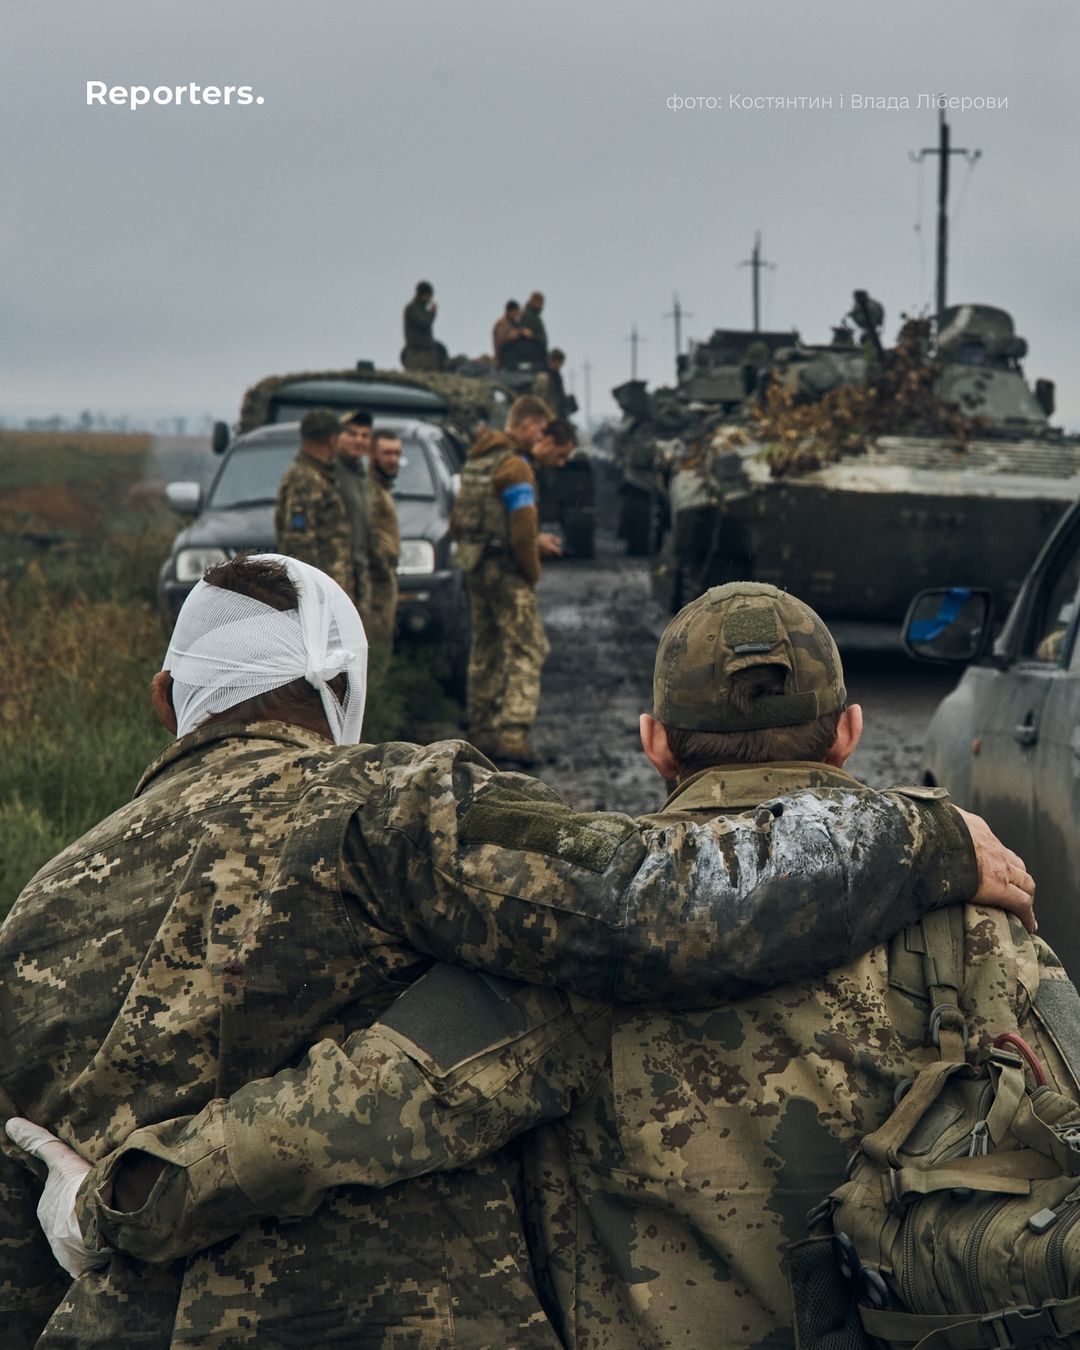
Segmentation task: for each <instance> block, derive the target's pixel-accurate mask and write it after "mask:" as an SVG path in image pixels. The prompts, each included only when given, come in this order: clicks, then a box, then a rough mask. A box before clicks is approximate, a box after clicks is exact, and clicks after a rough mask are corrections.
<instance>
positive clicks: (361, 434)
mask: <svg viewBox="0 0 1080 1350" xmlns="http://www.w3.org/2000/svg"><path fill="white" fill-rule="evenodd" d="M340 424H341V430H340V431H339V432H338V438H337V477H338V487H339V488H340V489H341V496H342V498H343V500H344V502H345V510H346V512H347V513H348V517H349V530H350V533H351V535H352V562H353V577H354V583H353V594H354V595H355V597H356V603H357V606H358V608H359V610H360V613H361V614H363V613H364V607H365V605H366V604H367V602H368V596H369V594H370V589H371V575H370V553H371V547H372V526H371V483H370V465H369V458H370V455H371V441H372V438H371V414H370V413H369V412H368V411H367V410H366V409H365V408H360V409H358V410H357V411H356V412H348V413H343V414H342V416H341V423H340ZM369 641H370V637H369Z"/></svg>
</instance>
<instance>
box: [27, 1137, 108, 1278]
mask: <svg viewBox="0 0 1080 1350" xmlns="http://www.w3.org/2000/svg"><path fill="white" fill-rule="evenodd" d="M4 1128H5V1129H6V1130H7V1133H8V1137H9V1138H10V1139H11V1141H12V1143H15V1144H18V1146H19V1147H20V1148H21V1149H23V1150H24V1152H26V1153H30V1154H33V1155H34V1156H35V1157H38V1158H40V1159H41V1161H42V1162H43V1163H44V1164H45V1166H46V1167H47V1168H48V1169H49V1177H48V1180H47V1181H46V1182H45V1189H44V1190H43V1191H42V1193H41V1199H40V1200H39V1201H38V1207H37V1216H38V1222H39V1223H40V1224H41V1227H42V1228H43V1229H44V1231H45V1236H46V1237H47V1238H48V1240H49V1246H50V1247H51V1248H52V1253H53V1256H55V1257H56V1259H57V1261H59V1263H60V1264H61V1265H62V1266H63V1268H64V1269H65V1270H66V1271H67V1273H68V1274H69V1275H71V1276H73V1277H75V1278H76V1279H77V1278H78V1277H79V1276H80V1275H83V1274H85V1273H86V1271H88V1270H94V1269H95V1268H96V1267H97V1266H103V1265H106V1264H107V1263H108V1260H109V1257H110V1256H111V1255H112V1253H111V1252H110V1251H107V1250H101V1251H99V1250H97V1249H95V1248H92V1247H88V1246H87V1245H86V1241H85V1239H84V1238H83V1235H82V1229H81V1228H80V1227H79V1221H78V1220H77V1219H76V1217H75V1197H76V1195H78V1192H79V1187H80V1186H81V1185H82V1183H83V1179H84V1177H85V1176H86V1174H87V1172H89V1171H90V1164H89V1163H88V1162H87V1161H86V1159H85V1158H84V1157H82V1155H81V1154H79V1153H76V1152H75V1150H74V1149H73V1148H69V1147H68V1146H67V1144H65V1143H64V1142H63V1140H61V1139H57V1137H56V1135H55V1134H50V1133H49V1131H48V1130H46V1129H45V1128H44V1126H42V1125H35V1124H34V1123H33V1122H32V1121H29V1120H24V1119H23V1118H22V1117H21V1116H13V1117H12V1118H11V1119H10V1120H9V1121H8V1122H7V1123H6V1125H5V1126H4Z"/></svg>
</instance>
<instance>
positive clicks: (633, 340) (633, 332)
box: [624, 323, 645, 380]
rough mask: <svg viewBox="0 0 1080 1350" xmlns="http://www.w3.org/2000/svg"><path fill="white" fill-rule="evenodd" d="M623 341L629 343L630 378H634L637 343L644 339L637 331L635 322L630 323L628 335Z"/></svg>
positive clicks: (635, 374) (635, 375)
mask: <svg viewBox="0 0 1080 1350" xmlns="http://www.w3.org/2000/svg"><path fill="white" fill-rule="evenodd" d="M624 341H626V342H629V344H630V378H631V379H632V380H636V379H637V354H638V343H639V342H644V341H645V339H644V338H643V337H642V336H641V334H640V333H639V332H638V330H637V324H636V323H634V324H631V325H630V336H629V337H627V338H625V339H624Z"/></svg>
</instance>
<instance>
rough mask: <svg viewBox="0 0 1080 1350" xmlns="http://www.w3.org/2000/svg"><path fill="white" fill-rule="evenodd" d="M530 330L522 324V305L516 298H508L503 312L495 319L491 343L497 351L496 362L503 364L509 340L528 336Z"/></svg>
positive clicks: (499, 364) (513, 340)
mask: <svg viewBox="0 0 1080 1350" xmlns="http://www.w3.org/2000/svg"><path fill="white" fill-rule="evenodd" d="M527 332H528V330H527V329H525V328H522V326H521V305H520V304H519V303H518V302H517V301H516V300H507V302H506V306H505V308H504V309H503V312H502V314H501V315H500V316H499V317H498V318H497V319H496V320H495V327H494V328H493V329H492V330H491V345H492V349H493V350H494V352H495V364H496V365H497V366H501V365H502V350H503V347H504V346H505V345H506V344H507V343H508V342H516V341H517V340H518V338H519V337H524V336H526V334H527Z"/></svg>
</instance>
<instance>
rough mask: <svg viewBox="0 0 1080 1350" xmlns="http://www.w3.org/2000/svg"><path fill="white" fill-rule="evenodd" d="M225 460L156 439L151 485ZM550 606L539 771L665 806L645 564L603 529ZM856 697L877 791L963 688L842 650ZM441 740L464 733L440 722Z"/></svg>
mask: <svg viewBox="0 0 1080 1350" xmlns="http://www.w3.org/2000/svg"><path fill="white" fill-rule="evenodd" d="M219 463H220V461H219V459H218V458H217V456H216V455H213V454H212V453H211V452H210V449H209V445H208V443H207V440H206V438H204V437H176V436H161V437H156V438H155V440H154V444H153V449H152V452H151V460H150V465H149V466H148V473H147V478H148V481H150V482H153V483H154V484H155V486H157V487H161V486H163V485H164V483H165V482H167V481H169V480H170V479H173V478H191V479H196V480H198V481H199V482H201V483H202V484H203V485H204V487H205V486H206V485H207V483H208V482H209V479H210V478H211V476H212V475H213V473H214V471H215V470H216V469H217V467H218V464H219ZM540 605H541V610H542V611H543V615H544V622H545V623H546V625H547V629H548V635H549V637H550V639H551V656H550V657H549V658H548V663H547V665H546V667H545V669H544V692H543V698H542V700H541V704H540V718H539V721H538V723H537V726H536V732H535V736H534V740H535V742H536V748H537V749H538V750H539V751H540V752H541V753H542V754H543V755H544V756H545V758H546V762H545V763H543V764H541V765H540V766H539V768H538V769H537V773H538V774H539V776H540V777H541V778H543V779H544V780H545V781H546V782H549V783H551V784H552V786H553V787H557V788H558V789H559V791H560V792H562V793H563V795H564V796H566V797H567V799H568V800H569V801H571V802H573V804H574V805H575V806H578V807H580V808H582V809H585V810H598V809H602V808H607V809H610V810H616V809H617V810H622V811H628V812H630V813H631V814H637V813H640V812H644V811H652V810H655V809H656V808H657V807H658V806H659V804H660V803H661V801H662V800H663V795H664V786H663V783H662V782H661V781H660V779H659V778H658V777H657V775H656V773H655V772H654V770H653V768H652V766H651V765H650V764H649V763H648V761H647V760H646V759H645V757H644V755H643V754H642V753H641V746H640V743H639V741H638V715H639V714H640V713H641V712H642V711H644V710H646V709H648V708H650V707H651V705H652V663H653V656H654V653H655V651H656V643H657V639H658V638H659V636H660V634H661V632H662V631H663V628H664V625H665V623H666V622H667V616H666V615H665V614H664V613H663V611H662V610H661V608H660V606H659V605H658V604H656V603H655V601H654V600H653V599H652V596H651V594H650V590H649V573H648V564H647V562H646V560H644V559H640V558H628V557H626V556H625V555H624V554H623V552H622V550H621V546H620V545H618V544H617V543H616V541H615V539H614V537H613V536H612V535H610V534H607V533H605V532H604V531H601V532H600V535H599V540H598V549H597V558H596V560H595V561H592V562H584V561H570V562H561V563H558V564H553V565H551V566H549V567H548V568H547V569H546V571H545V575H544V579H543V582H542V583H541V589H540ZM844 666H845V671H846V675H847V684H848V693H849V695H850V697H851V699H852V700H853V701H856V702H859V703H861V704H862V705H863V709H864V711H865V713H866V734H865V736H864V738H863V743H862V745H861V746H860V747H859V749H858V751H857V752H856V754H855V756H854V758H853V759H852V761H851V769H852V771H853V772H854V773H855V774H857V775H858V776H859V777H860V778H862V779H863V780H864V781H865V782H867V783H870V784H872V785H873V786H875V787H885V786H888V785H889V784H890V783H904V782H908V783H910V782H915V781H917V774H918V771H919V763H920V751H921V749H922V743H923V738H924V736H925V734H926V728H927V725H928V723H929V721H930V717H931V715H932V714H933V711H934V709H935V708H936V707H937V704H938V702H939V701H940V700H941V699H942V698H943V697H944V696H945V694H947V693H948V692H949V690H950V689H951V688H952V687H953V685H954V684H955V682H956V676H955V675H954V674H952V673H950V672H949V671H948V670H944V671H943V670H939V669H936V668H934V667H931V666H920V665H919V664H917V663H916V662H914V661H910V660H908V659H907V658H906V657H905V656H904V655H903V654H902V653H900V652H899V651H898V650H895V651H893V650H877V651H868V650H865V649H864V650H849V649H848V648H846V647H845V648H844ZM430 734H432V735H455V734H457V735H460V734H462V733H461V730H460V728H455V727H454V726H452V725H451V724H449V723H447V724H445V725H444V724H440V725H439V726H438V727H433V728H432V729H431V731H430Z"/></svg>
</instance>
